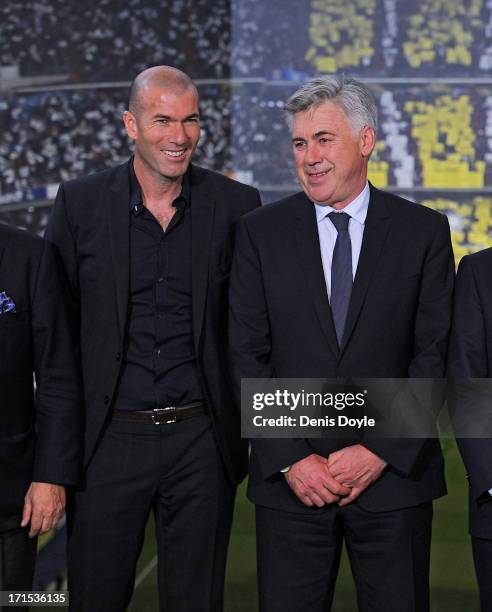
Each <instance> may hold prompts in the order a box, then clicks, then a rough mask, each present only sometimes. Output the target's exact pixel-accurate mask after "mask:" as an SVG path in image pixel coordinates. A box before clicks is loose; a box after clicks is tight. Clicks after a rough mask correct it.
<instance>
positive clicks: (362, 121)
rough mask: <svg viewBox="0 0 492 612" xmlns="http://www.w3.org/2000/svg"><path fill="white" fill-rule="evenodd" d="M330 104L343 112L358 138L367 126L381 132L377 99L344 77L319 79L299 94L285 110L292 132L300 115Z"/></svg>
mask: <svg viewBox="0 0 492 612" xmlns="http://www.w3.org/2000/svg"><path fill="white" fill-rule="evenodd" d="M328 101H330V102H333V103H334V104H337V105H338V106H339V107H340V108H341V109H342V110H343V112H344V113H345V114H346V115H347V118H348V119H349V121H350V123H351V125H352V129H353V131H354V132H355V133H356V134H358V133H359V131H360V130H361V129H362V128H363V127H364V126H366V125H368V126H370V127H372V128H374V131H377V125H378V116H377V108H376V103H375V102H374V99H373V97H372V96H371V94H370V93H369V91H368V90H367V88H366V86H365V85H363V83H361V82H360V81H356V80H355V79H352V78H350V77H346V76H344V75H341V76H335V75H333V76H322V77H316V78H314V79H311V80H310V81H308V82H307V83H304V85H303V86H302V87H300V88H299V89H298V90H297V91H295V92H294V93H293V94H292V95H291V96H290V98H289V99H288V100H287V102H286V104H285V106H284V111H285V115H286V119H287V123H288V125H289V128H290V129H292V123H293V116H294V115H295V114H296V113H300V112H302V111H305V110H308V109H309V108H311V107H313V106H318V105H320V104H323V102H328Z"/></svg>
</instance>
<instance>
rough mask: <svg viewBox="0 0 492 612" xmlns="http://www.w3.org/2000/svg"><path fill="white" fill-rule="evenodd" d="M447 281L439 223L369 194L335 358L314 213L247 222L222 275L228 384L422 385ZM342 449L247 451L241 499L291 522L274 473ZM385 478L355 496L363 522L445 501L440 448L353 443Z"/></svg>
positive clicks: (441, 329)
mask: <svg viewBox="0 0 492 612" xmlns="http://www.w3.org/2000/svg"><path fill="white" fill-rule="evenodd" d="M453 279H454V266H453V254H452V248H451V241H450V234H449V225H448V222H447V219H446V217H445V216H443V215H441V214H439V213H437V212H435V211H432V210H430V209H428V208H425V207H423V206H419V205H417V204H414V203H411V202H408V201H406V200H403V199H401V198H399V197H396V196H393V195H390V194H386V193H384V192H382V191H379V190H377V189H374V188H373V187H371V195H370V203H369V209H368V214H367V219H366V224H365V230H364V237H363V242H362V249H361V253H360V258H359V262H358V268H357V274H356V278H355V281H354V286H353V291H352V298H351V303H350V307H349V311H348V317H347V323H346V328H345V335H344V338H343V342H342V346H341V349H340V350H339V349H338V345H337V341H336V336H335V329H334V325H333V321H332V317H331V311H330V306H329V302H328V297H327V290H326V284H325V279H324V275H323V267H322V261H321V254H320V245H319V238H318V231H317V224H316V215H315V209H314V206H313V204H312V203H311V202H310V201H309V199H308V198H307V196H306V195H304V194H303V193H299V194H296V195H294V196H292V197H289V198H286V199H284V200H281V201H279V202H277V203H275V204H270V205H268V206H266V207H264V208H263V209H261V210H258V211H255V212H253V213H251V214H249V215H246V216H245V217H244V218H243V219H242V220H241V222H240V225H239V228H238V236H237V241H236V250H235V256H234V261H233V271H232V275H231V298H230V302H231V310H232V312H231V330H230V336H231V342H232V356H233V367H234V371H235V377H236V381H238V380H239V379H240V378H241V377H250V378H270V377H277V378H289V377H294V378H303V377H305V378H338V377H347V376H358V377H367V378H371V377H373V378H380V377H385V378H386V377H387V378H399V377H415V378H432V377H442V376H443V375H444V359H445V356H446V350H447V342H448V331H449V326H450V318H451V297H452V289H453ZM359 441H361V440H359V439H358V438H355V439H354V440H353V441H343V440H335V439H328V438H325V439H309V440H306V439H292V440H285V439H284V440H260V439H257V440H253V441H252V457H251V466H250V484H249V495H250V498H251V499H252V501H254V502H255V503H258V504H261V505H265V506H269V507H274V508H283V509H286V510H290V511H293V512H294V511H297V512H317V511H318V510H317V509H310V508H308V507H307V506H304V505H303V504H301V502H300V501H298V499H297V498H296V497H295V496H294V494H293V493H292V492H291V490H290V488H289V487H288V485H287V484H286V482H285V481H284V478H283V476H282V475H279V473H278V472H279V470H280V469H281V468H283V467H285V466H287V465H291V464H292V463H294V462H296V461H298V460H300V459H302V458H304V457H306V456H308V455H309V454H311V453H318V454H320V455H323V456H325V457H326V456H328V455H329V453H330V452H332V451H334V450H336V449H338V448H340V447H342V446H347V445H348V444H353V443H357V442H359ZM361 442H362V443H363V444H364V445H365V446H366V447H368V448H369V449H370V450H372V451H373V452H374V453H376V454H377V455H379V456H380V457H382V458H383V459H385V460H386V461H387V462H388V463H389V465H390V467H389V469H387V470H386V472H385V473H384V474H383V476H382V477H381V478H380V479H379V480H378V481H377V482H376V483H374V484H373V485H372V486H371V487H369V488H368V489H366V491H365V492H364V493H363V494H362V495H361V496H360V498H359V503H360V504H361V505H362V506H364V507H365V508H366V509H368V510H375V511H382V510H392V509H396V508H401V507H407V506H411V505H415V504H418V503H421V502H424V501H428V500H430V499H432V498H435V497H438V496H440V495H443V494H444V493H445V483H444V477H443V460H442V454H441V450H440V445H439V441H438V440H436V439H429V440H427V441H424V440H419V439H405V440H391V439H386V440H375V439H368V440H366V441H364V440H362V441H361Z"/></svg>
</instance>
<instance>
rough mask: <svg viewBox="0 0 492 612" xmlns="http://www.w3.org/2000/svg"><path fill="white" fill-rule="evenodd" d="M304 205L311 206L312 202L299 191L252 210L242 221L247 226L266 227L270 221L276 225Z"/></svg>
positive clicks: (287, 219) (289, 217)
mask: <svg viewBox="0 0 492 612" xmlns="http://www.w3.org/2000/svg"><path fill="white" fill-rule="evenodd" d="M306 206H312V203H311V202H310V201H309V200H308V198H307V196H306V195H305V194H304V192H302V191H301V192H299V193H295V194H293V195H291V196H288V197H286V198H282V199H281V200H276V201H275V202H272V203H271V204H265V205H264V206H262V207H261V208H258V209H256V210H253V211H252V212H250V213H248V214H247V215H245V216H244V217H243V219H242V222H243V223H244V224H246V225H248V227H254V226H264V227H267V226H269V225H270V224H272V223H273V224H275V225H276V226H278V225H279V224H283V223H285V222H286V221H289V220H290V219H291V217H292V215H295V214H296V213H298V212H300V211H301V210H302V208H303V207H306Z"/></svg>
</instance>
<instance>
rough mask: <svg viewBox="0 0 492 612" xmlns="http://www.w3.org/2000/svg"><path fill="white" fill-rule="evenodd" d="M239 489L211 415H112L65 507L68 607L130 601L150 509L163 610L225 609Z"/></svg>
mask: <svg viewBox="0 0 492 612" xmlns="http://www.w3.org/2000/svg"><path fill="white" fill-rule="evenodd" d="M234 494H235V487H234V486H233V485H232V483H231V482H230V480H229V479H228V477H227V475H226V472H225V470H224V467H223V465H222V461H221V458H220V456H219V453H218V450H217V448H216V444H215V441H214V437H213V434H212V431H211V428H210V423H209V420H208V418H207V417H206V416H204V415H203V416H198V417H195V418H191V419H187V420H183V421H180V422H178V423H173V424H168V425H161V426H156V425H154V424H152V423H141V422H123V421H116V420H113V421H112V422H111V423H110V424H109V426H108V428H107V429H106V431H105V432H104V435H103V438H102V440H101V442H100V444H99V446H98V449H97V451H96V454H95V456H94V458H93V460H92V461H91V463H90V465H89V468H88V471H87V482H86V488H85V489H84V490H83V491H80V492H77V493H76V494H75V496H74V498H73V499H72V500H71V503H70V507H69V511H68V520H69V539H68V579H69V591H70V602H71V609H72V610H77V611H81V612H99V611H100V612H122V611H123V610H125V609H126V608H127V606H128V604H129V601H130V599H131V596H132V593H133V586H134V582H135V566H136V562H137V558H138V556H139V553H140V550H141V548H142V543H143V538H144V532H145V526H146V523H147V519H148V517H149V514H150V511H151V510H152V511H153V512H154V515H155V522H156V539H157V554H158V569H157V571H158V583H159V600H160V609H161V610H165V611H166V612H178V611H179V612H219V611H220V610H222V607H223V603H222V599H223V586H224V574H225V563H226V554H227V545H228V540H229V534H230V527H231V522H232V513H233V505H234Z"/></svg>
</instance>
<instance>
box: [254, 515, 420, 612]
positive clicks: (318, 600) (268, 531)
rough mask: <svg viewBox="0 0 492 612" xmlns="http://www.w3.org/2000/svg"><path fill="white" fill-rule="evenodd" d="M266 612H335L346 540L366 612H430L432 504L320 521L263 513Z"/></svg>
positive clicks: (260, 538) (261, 574)
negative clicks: (332, 608) (335, 596)
mask: <svg viewBox="0 0 492 612" xmlns="http://www.w3.org/2000/svg"><path fill="white" fill-rule="evenodd" d="M256 526H257V550H258V583H259V590H260V611H261V612H328V611H329V610H330V609H331V605H332V600H333V593H334V588H335V581H336V577H337V574H338V568H339V563H340V555H341V550H342V542H343V541H344V540H345V544H346V547H347V551H348V555H349V559H350V565H351V568H352V574H353V577H354V581H355V586H356V590H357V603H358V609H359V612H396V611H398V612H428V610H429V562H430V540H431V527H432V504H431V503H426V504H422V505H420V506H415V507H413V508H405V509H404V510H395V511H393V512H367V511H366V510H364V509H363V508H361V507H360V506H359V504H357V503H353V504H351V505H349V506H346V507H344V508H339V507H338V506H332V507H331V508H330V509H329V510H328V511H326V512H320V513H317V514H295V513H289V512H283V511H281V510H272V509H269V508H263V507H260V506H257V508H256Z"/></svg>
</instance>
